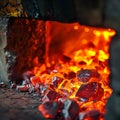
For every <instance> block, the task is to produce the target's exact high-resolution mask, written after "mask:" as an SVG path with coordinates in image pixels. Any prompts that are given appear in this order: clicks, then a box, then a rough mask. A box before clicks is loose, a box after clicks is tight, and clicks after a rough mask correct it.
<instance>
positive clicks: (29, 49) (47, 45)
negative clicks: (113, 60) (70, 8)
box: [5, 18, 115, 120]
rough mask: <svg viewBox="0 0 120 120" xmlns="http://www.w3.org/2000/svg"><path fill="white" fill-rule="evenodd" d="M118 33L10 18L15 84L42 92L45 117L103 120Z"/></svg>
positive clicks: (8, 49)
mask: <svg viewBox="0 0 120 120" xmlns="http://www.w3.org/2000/svg"><path fill="white" fill-rule="evenodd" d="M114 35H115V31H114V30H112V29H109V28H96V27H88V26H84V25H80V24H79V23H77V22H76V23H70V24H69V23H60V22H53V21H47V22H45V21H41V20H35V19H20V18H11V19H10V20H9V23H8V32H7V46H6V48H5V50H6V58H7V63H8V73H9V76H8V77H9V79H11V81H12V82H11V88H15V89H16V90H18V91H21V92H29V93H30V94H33V93H36V94H39V95H40V96H41V97H42V99H41V100H42V104H40V105H39V106H38V110H39V111H40V114H42V116H43V117H44V118H53V119H58V120H61V119H62V120H75V119H76V120H77V119H79V120H103V119H104V115H105V112H106V110H105V105H106V102H107V99H108V97H109V96H110V95H111V93H112V89H111V88H110V86H109V75H110V69H109V63H108V60H109V56H110V55H109V46H110V42H111V39H112V37H113V36H114Z"/></svg>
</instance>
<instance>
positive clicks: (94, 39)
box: [34, 22, 115, 120]
mask: <svg viewBox="0 0 120 120" xmlns="http://www.w3.org/2000/svg"><path fill="white" fill-rule="evenodd" d="M46 25H47V26H48V27H49V29H48V31H46V32H47V33H46V40H47V39H49V42H48V43H49V45H48V44H47V56H46V57H47V64H49V67H48V66H47V67H46V65H45V64H43V65H41V66H39V67H35V68H34V73H35V75H36V76H38V77H39V78H40V80H41V81H42V83H44V84H45V85H46V84H53V79H54V77H59V78H60V79H62V82H60V83H59V84H58V85H57V87H55V91H56V92H57V93H59V94H64V92H65V91H67V97H68V98H70V99H74V100H76V101H77V103H78V104H79V106H80V108H86V110H92V109H97V110H99V111H100V112H101V113H103V114H104V113H105V104H106V101H107V99H108V97H109V96H110V94H111V93H112V90H111V88H110V87H109V74H110V70H109V66H108V59H109V45H110V41H111V38H112V36H114V35H115V31H114V30H112V29H103V28H94V27H87V26H81V25H79V24H78V23H73V24H62V23H57V22H47V24H46ZM48 52H49V53H48ZM59 53H60V54H59ZM66 61H67V62H66ZM52 66H53V68H52ZM81 70H90V71H93V72H94V74H97V75H99V77H98V76H97V75H95V77H94V76H92V77H91V78H90V80H89V81H87V82H85V83H84V82H83V81H79V79H78V78H77V77H76V76H74V74H77V72H78V71H81ZM66 76H67V77H66ZM71 76H72V77H71ZM90 82H95V83H98V84H97V85H98V87H99V85H100V86H101V87H100V88H99V89H98V88H96V89H97V90H95V91H94V92H95V94H94V95H93V96H92V97H90V98H89V100H88V101H86V102H81V101H79V100H78V96H76V93H77V92H78V90H79V88H80V86H82V85H85V84H88V83H90ZM89 92H91V91H89ZM86 120H88V119H87V118H86ZM101 120H102V118H101Z"/></svg>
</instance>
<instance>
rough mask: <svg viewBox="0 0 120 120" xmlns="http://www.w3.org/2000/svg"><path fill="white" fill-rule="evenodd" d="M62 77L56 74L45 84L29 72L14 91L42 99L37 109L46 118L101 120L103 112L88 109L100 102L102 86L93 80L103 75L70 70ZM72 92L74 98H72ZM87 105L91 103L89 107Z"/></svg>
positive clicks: (84, 70)
mask: <svg viewBox="0 0 120 120" xmlns="http://www.w3.org/2000/svg"><path fill="white" fill-rule="evenodd" d="M53 72H57V71H55V70H54V71H53ZM63 76H64V77H60V76H57V75H56V74H53V76H52V77H51V78H48V80H47V78H46V81H45V82H43V81H42V80H41V78H40V77H38V76H36V75H34V73H33V72H31V71H27V72H25V73H23V81H22V83H21V84H20V85H16V84H15V83H13V84H12V85H11V88H14V89H16V90H18V91H20V92H29V93H31V94H32V93H37V94H39V95H40V96H42V104H40V105H39V106H38V110H39V111H40V113H41V114H42V115H43V117H44V118H53V119H54V118H55V119H58V120H101V119H102V118H103V113H101V112H100V111H99V110H98V109H96V108H89V106H90V105H89V104H92V103H96V102H98V101H100V100H101V98H102V97H103V95H104V89H103V88H102V85H101V83H100V82H99V81H98V82H97V80H96V81H92V80H91V79H98V78H100V74H99V73H98V72H97V71H96V70H93V69H92V70H90V69H81V70H79V71H77V72H76V73H75V72H73V71H71V72H68V73H67V74H64V75H63ZM76 79H77V80H78V81H77V83H78V85H77V88H76V87H75V86H74V82H75V80H76ZM47 81H49V82H47ZM79 83H80V84H79ZM71 84H72V86H71ZM66 86H67V87H68V88H69V87H70V90H67V88H66ZM73 93H74V97H71V95H73ZM87 103H89V104H88V106H87ZM84 104H86V105H84Z"/></svg>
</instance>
